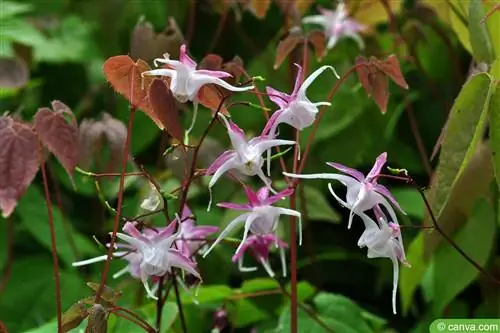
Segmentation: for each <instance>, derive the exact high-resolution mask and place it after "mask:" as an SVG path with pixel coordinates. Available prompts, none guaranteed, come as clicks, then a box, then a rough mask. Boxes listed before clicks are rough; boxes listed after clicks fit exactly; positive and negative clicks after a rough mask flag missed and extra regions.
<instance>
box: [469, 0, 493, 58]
mask: <svg viewBox="0 0 500 333" xmlns="http://www.w3.org/2000/svg"><path fill="white" fill-rule="evenodd" d="M484 16H485V12H484V7H483V4H482V2H481V0H470V5H469V34H470V42H471V46H472V51H473V53H474V57H475V58H476V61H478V62H486V63H488V64H491V63H492V62H493V60H495V52H494V51H493V46H492V44H491V36H490V33H489V31H488V28H487V26H486V25H485V24H483V23H481V20H482V19H483V18H484Z"/></svg>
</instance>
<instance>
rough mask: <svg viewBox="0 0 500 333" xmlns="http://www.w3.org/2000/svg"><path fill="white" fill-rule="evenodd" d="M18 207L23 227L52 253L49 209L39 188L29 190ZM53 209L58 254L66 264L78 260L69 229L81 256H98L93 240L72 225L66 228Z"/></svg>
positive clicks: (59, 214) (56, 208)
mask: <svg viewBox="0 0 500 333" xmlns="http://www.w3.org/2000/svg"><path fill="white" fill-rule="evenodd" d="M18 207H19V209H18V213H19V217H20V220H21V224H22V226H23V227H24V228H25V229H26V230H27V231H28V232H29V233H30V234H31V236H33V238H34V239H35V240H37V241H38V242H39V243H40V244H42V245H43V246H44V247H45V248H46V249H47V250H49V251H50V250H51V248H52V245H51V241H50V230H49V224H48V223H47V221H48V216H47V207H46V204H45V199H44V197H43V194H42V193H41V192H40V190H39V188H38V187H36V186H31V187H30V188H28V190H27V191H26V193H25V194H24V196H23V197H22V198H21V200H19V204H18ZM52 209H53V214H54V228H55V234H56V243H57V253H58V254H59V256H60V257H61V259H62V261H63V262H64V263H65V264H67V265H70V266H71V263H73V262H74V261H76V260H77V259H78V258H75V256H74V255H73V254H72V252H71V245H70V244H71V243H70V241H69V240H68V238H67V236H66V232H65V228H68V229H69V231H68V234H71V237H72V238H73V242H74V244H75V246H76V248H77V249H78V252H79V254H80V255H81V256H91V255H94V256H96V255H98V254H99V252H98V251H97V247H96V246H95V245H94V243H93V242H92V241H91V240H89V239H88V238H87V237H85V236H83V235H82V234H80V233H79V232H77V231H75V230H72V227H71V225H70V224H68V225H66V226H64V225H63V223H65V222H64V221H63V219H62V216H61V212H60V210H59V208H58V207H56V206H54V207H53V208H52Z"/></svg>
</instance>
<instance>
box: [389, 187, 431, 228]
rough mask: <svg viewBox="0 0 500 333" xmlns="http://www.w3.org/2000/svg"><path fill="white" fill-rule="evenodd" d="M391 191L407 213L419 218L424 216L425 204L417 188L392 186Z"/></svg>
mask: <svg viewBox="0 0 500 333" xmlns="http://www.w3.org/2000/svg"><path fill="white" fill-rule="evenodd" d="M391 193H392V195H393V196H394V198H396V200H397V202H398V203H399V205H400V206H401V208H403V210H404V211H405V212H406V213H407V214H408V215H410V216H412V217H414V218H416V219H419V220H422V219H423V218H424V212H425V205H424V201H423V200H422V197H421V196H420V193H419V192H418V190H416V189H415V188H392V189H391Z"/></svg>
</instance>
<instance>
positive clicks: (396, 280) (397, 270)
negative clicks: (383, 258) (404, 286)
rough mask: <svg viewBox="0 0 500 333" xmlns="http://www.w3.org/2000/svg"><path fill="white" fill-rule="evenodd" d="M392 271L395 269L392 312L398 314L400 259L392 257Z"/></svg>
mask: <svg viewBox="0 0 500 333" xmlns="http://www.w3.org/2000/svg"><path fill="white" fill-rule="evenodd" d="M391 260H392V269H393V274H394V276H393V280H392V312H393V313H394V314H396V312H397V311H396V296H397V293H398V281H399V265H398V259H397V258H395V257H394V256H391Z"/></svg>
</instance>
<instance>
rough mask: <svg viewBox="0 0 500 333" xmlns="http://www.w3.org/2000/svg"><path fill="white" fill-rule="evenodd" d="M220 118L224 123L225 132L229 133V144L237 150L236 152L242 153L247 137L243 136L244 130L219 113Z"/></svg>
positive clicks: (245, 146)
mask: <svg viewBox="0 0 500 333" xmlns="http://www.w3.org/2000/svg"><path fill="white" fill-rule="evenodd" d="M219 116H220V119H222V121H223V122H224V123H225V124H226V128H227V134H228V135H229V139H230V140H231V145H232V146H233V148H234V149H235V150H236V152H238V154H242V153H243V152H244V151H245V150H246V148H247V145H248V143H247V138H246V136H245V132H243V130H242V129H241V128H239V127H238V125H236V124H235V123H234V122H232V121H231V120H228V119H227V118H226V117H225V116H224V115H222V114H221V115H219Z"/></svg>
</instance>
